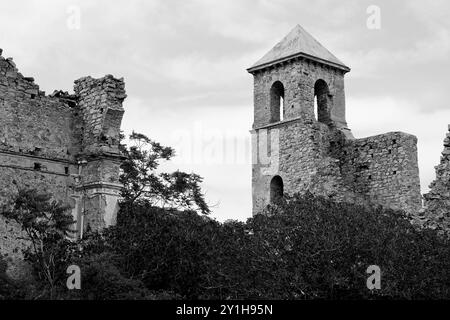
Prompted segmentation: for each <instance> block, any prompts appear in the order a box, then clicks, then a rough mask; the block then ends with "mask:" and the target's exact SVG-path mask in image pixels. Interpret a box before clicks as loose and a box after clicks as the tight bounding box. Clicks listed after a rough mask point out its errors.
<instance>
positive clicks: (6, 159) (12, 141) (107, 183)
mask: <svg viewBox="0 0 450 320" xmlns="http://www.w3.org/2000/svg"><path fill="white" fill-rule="evenodd" d="M125 97H126V94H125V85H124V81H123V79H116V78H114V77H113V76H111V75H107V76H105V77H103V78H100V79H94V78H91V77H84V78H81V79H79V80H76V81H75V87H74V94H68V93H66V92H62V91H55V92H54V93H53V94H51V95H46V94H45V92H43V91H41V90H40V89H39V86H38V85H37V84H35V83H34V79H33V78H30V77H24V76H23V75H22V74H21V73H20V72H19V71H18V69H17V68H16V66H15V64H14V62H13V60H12V58H6V59H5V58H4V57H3V56H1V50H0V206H1V205H3V204H5V203H7V202H8V201H9V200H11V199H12V197H13V195H14V194H15V193H17V191H18V190H19V189H21V188H37V189H38V190H40V191H46V192H50V193H51V194H52V195H53V196H54V198H55V199H57V200H61V201H63V202H64V203H66V204H69V205H70V206H71V208H72V212H71V213H72V215H73V217H74V219H75V220H76V221H77V223H76V228H77V230H78V232H79V233H81V232H82V231H83V230H86V229H93V230H96V229H100V228H103V227H105V226H109V225H112V224H114V223H115V219H116V213H117V210H118V200H119V194H120V189H121V184H120V183H119V165H120V162H121V160H122V159H123V156H122V155H121V153H120V152H119V134H120V125H121V121H122V116H123V113H124V109H123V107H122V102H123V100H124V99H125ZM0 230H1V231H2V234H1V237H2V238H1V239H0V254H2V255H8V256H9V257H11V256H13V255H14V254H18V251H20V250H18V249H17V250H15V249H14V248H13V246H12V245H11V244H12V243H14V241H16V243H19V242H20V240H18V239H17V238H18V237H20V234H21V232H20V229H19V228H18V226H17V225H15V224H14V223H12V222H11V221H6V220H5V219H4V218H2V217H0ZM13 251H14V252H13Z"/></svg>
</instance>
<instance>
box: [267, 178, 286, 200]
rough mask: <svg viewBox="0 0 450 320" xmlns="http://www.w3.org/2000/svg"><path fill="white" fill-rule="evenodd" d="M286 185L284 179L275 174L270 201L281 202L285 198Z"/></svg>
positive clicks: (271, 185)
mask: <svg viewBox="0 0 450 320" xmlns="http://www.w3.org/2000/svg"><path fill="white" fill-rule="evenodd" d="M283 193H284V186H283V179H281V177H280V176H275V177H273V178H272V180H271V181H270V203H276V202H279V201H280V200H281V199H282V198H283Z"/></svg>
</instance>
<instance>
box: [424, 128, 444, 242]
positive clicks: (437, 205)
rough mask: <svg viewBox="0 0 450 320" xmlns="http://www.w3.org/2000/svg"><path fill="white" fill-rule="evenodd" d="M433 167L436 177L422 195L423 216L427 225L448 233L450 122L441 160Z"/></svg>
mask: <svg viewBox="0 0 450 320" xmlns="http://www.w3.org/2000/svg"><path fill="white" fill-rule="evenodd" d="M435 169H436V179H435V180H434V181H433V182H432V183H431V184H430V192H428V193H427V194H425V195H424V199H425V202H424V205H425V210H424V212H425V217H424V218H425V221H426V225H427V226H429V227H431V228H436V229H439V230H440V231H443V232H446V233H448V234H449V235H450V124H449V125H448V132H447V135H446V137H445V139H444V150H443V151H442V156H441V162H440V163H439V165H437V166H436V167H435Z"/></svg>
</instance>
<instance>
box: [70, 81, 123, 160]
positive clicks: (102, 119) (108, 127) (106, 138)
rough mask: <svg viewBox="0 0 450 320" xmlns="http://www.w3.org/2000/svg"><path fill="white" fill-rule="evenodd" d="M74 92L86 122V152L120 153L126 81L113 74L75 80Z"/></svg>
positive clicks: (83, 143) (84, 135)
mask: <svg viewBox="0 0 450 320" xmlns="http://www.w3.org/2000/svg"><path fill="white" fill-rule="evenodd" d="M74 90H75V94H76V95H77V96H78V105H79V107H80V110H81V113H82V118H83V123H84V128H83V132H84V133H83V138H82V145H83V152H84V153H85V154H89V153H98V152H110V153H119V150H118V146H119V134H120V124H121V122H122V116H123V113H124V109H123V107H122V102H123V100H124V99H125V98H126V94H125V83H124V81H123V79H115V78H114V77H113V76H111V75H107V76H105V77H103V78H100V79H94V78H91V77H84V78H81V79H78V80H76V81H75V87H74Z"/></svg>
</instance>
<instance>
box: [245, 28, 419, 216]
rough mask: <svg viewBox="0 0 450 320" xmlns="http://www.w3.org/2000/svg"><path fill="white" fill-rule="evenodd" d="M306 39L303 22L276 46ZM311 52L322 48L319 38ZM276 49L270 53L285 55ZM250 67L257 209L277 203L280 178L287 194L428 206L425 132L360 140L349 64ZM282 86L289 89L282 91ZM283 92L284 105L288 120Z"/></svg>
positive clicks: (297, 60)
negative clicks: (423, 190) (424, 199)
mask: <svg viewBox="0 0 450 320" xmlns="http://www.w3.org/2000/svg"><path fill="white" fill-rule="evenodd" d="M295 37H298V39H295ZM304 37H305V33H304V31H303V29H301V28H296V29H294V31H293V32H291V33H290V34H289V35H288V37H287V38H285V39H284V40H283V41H282V42H281V43H282V44H283V43H287V44H286V45H279V46H278V47H277V46H276V47H275V48H276V49H275V51H276V50H279V51H280V52H282V51H283V52H284V51H286V50H287V52H288V53H289V52H290V51H289V50H290V49H289V48H293V47H296V46H297V43H302V42H303V43H305V45H307V44H308V42H304ZM277 48H278V49H277ZM306 49H307V48H303V49H302V50H304V51H307V50H306ZM273 51H274V50H272V51H271V52H272V53H273ZM310 52H318V51H317V50H316V45H315V44H314V43H313V48H311V51H310ZM272 53H269V54H268V55H267V56H268V57H271V58H268V59H269V60H271V59H277V58H278V56H277V55H272ZM318 54H319V53H318ZM319 55H320V56H319V57H318V58H322V59H323V58H324V57H323V55H322V54H319ZM259 63H260V62H258V63H257V64H259ZM249 72H250V73H252V74H253V76H254V123H253V128H252V131H251V132H252V134H253V159H254V161H253V168H252V192H253V214H256V213H259V212H261V210H262V209H263V208H264V207H265V206H266V205H267V204H268V203H270V199H271V196H270V193H271V191H270V190H271V188H270V185H271V181H272V179H273V178H274V177H275V176H280V177H281V178H282V180H283V187H284V192H285V193H290V194H293V193H297V192H298V193H304V192H306V191H310V192H312V193H313V194H316V195H323V196H326V197H328V198H331V199H334V200H336V201H345V202H352V203H358V204H368V205H376V204H379V205H382V206H385V207H389V208H394V209H402V210H405V211H406V212H408V213H409V214H411V215H414V214H416V213H417V212H418V211H419V210H420V209H421V195H420V181H419V170H418V164H417V138H416V137H415V136H413V135H410V134H406V133H402V132H391V133H386V134H382V135H377V136H373V137H367V138H362V139H355V138H354V137H353V135H352V134H351V131H350V130H349V129H348V127H347V122H346V117H345V92H344V75H345V73H346V70H343V69H342V68H340V67H334V66H331V65H330V64H328V63H327V62H323V63H320V62H318V60H317V59H314V58H311V59H309V58H307V57H298V56H294V57H292V58H291V59H289V60H286V61H279V62H277V63H275V64H271V65H269V66H267V67H263V68H258V69H249ZM279 82H281V85H280V84H279ZM275 84H276V86H277V88H284V92H281V94H279V92H280V89H277V90H275V91H274V90H273V86H274V85H275ZM279 96H282V98H283V99H282V102H283V109H284V110H283V112H282V114H283V119H282V120H281V121H280V116H277V114H278V113H279V110H278V109H279V105H280V102H279V101H278V99H279V98H280V97H279ZM315 97H316V100H317V103H316V104H317V107H316V108H317V112H316V113H317V118H316V116H315V114H314V108H315V105H314V98H315ZM274 119H275V121H274ZM266 149H267V150H266Z"/></svg>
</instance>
